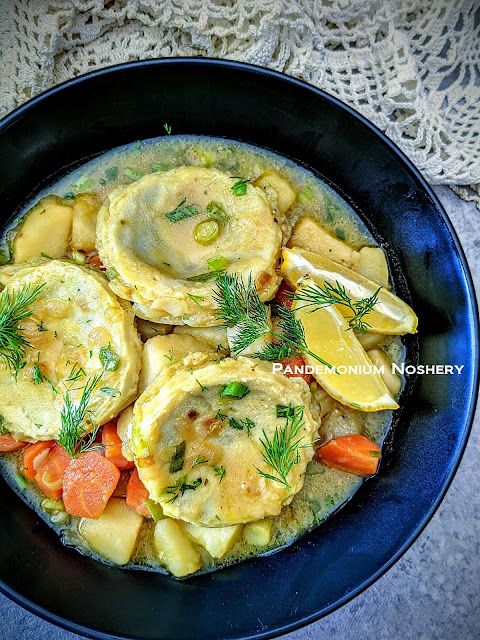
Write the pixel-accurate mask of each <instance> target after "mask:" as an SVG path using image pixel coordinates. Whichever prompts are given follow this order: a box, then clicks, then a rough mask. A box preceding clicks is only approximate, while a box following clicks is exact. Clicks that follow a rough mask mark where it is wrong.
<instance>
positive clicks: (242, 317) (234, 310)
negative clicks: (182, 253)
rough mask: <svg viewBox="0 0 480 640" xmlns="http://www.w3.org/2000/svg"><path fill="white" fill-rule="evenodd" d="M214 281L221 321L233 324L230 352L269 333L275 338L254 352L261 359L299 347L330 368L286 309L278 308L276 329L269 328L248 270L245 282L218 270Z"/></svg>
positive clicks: (279, 356)
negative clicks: (309, 346)
mask: <svg viewBox="0 0 480 640" xmlns="http://www.w3.org/2000/svg"><path fill="white" fill-rule="evenodd" d="M216 284H217V289H218V291H213V298H214V300H215V302H216V303H217V304H218V307H219V308H218V314H219V316H220V318H221V319H222V320H223V325H224V326H225V327H230V328H231V327H236V335H235V337H234V339H233V341H232V349H231V351H232V353H233V354H234V355H238V354H240V353H241V352H242V351H243V350H244V349H246V347H248V346H249V345H251V344H252V343H253V342H255V341H256V340H258V339H259V338H261V337H262V336H265V335H267V334H270V335H272V336H273V337H275V338H277V339H278V341H279V342H278V343H277V344H270V345H265V346H264V347H262V349H261V350H260V351H259V352H258V353H257V354H255V356H257V357H259V358H261V359H263V360H279V359H282V358H288V357H290V356H291V355H293V354H294V353H295V352H297V351H300V352H301V353H306V354H308V355H309V356H310V357H312V358H313V359H314V360H317V361H318V362H320V363H321V364H323V365H324V366H326V367H329V368H330V369H332V368H333V367H332V365H331V364H330V363H329V362H327V361H326V360H324V359H323V358H321V357H320V356H318V355H317V354H315V353H313V352H312V351H310V350H309V349H308V348H307V345H306V342H305V334H304V331H303V326H302V324H301V322H300V321H299V320H298V319H297V318H296V317H295V315H294V313H293V312H292V311H291V310H290V309H287V308H286V307H280V308H279V315H280V322H279V329H280V331H279V332H276V331H274V330H272V329H271V327H270V323H269V321H268V314H267V308H266V306H265V305H264V304H263V302H262V301H261V300H260V297H259V295H258V291H257V289H256V287H255V284H254V282H253V280H252V275H251V274H250V275H249V276H248V280H247V283H246V284H245V282H244V281H243V280H242V278H241V277H240V276H238V275H237V274H235V273H222V274H220V275H219V276H218V277H217V280H216Z"/></svg>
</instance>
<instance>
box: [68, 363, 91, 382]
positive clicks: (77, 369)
mask: <svg viewBox="0 0 480 640" xmlns="http://www.w3.org/2000/svg"><path fill="white" fill-rule="evenodd" d="M85 376H86V373H85V369H83V367H81V366H80V365H79V364H78V362H76V363H75V364H74V365H73V366H72V368H71V370H70V373H69V374H68V378H67V382H78V381H79V380H80V378H83V377H85Z"/></svg>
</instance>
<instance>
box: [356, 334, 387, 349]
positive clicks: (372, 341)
mask: <svg viewBox="0 0 480 640" xmlns="http://www.w3.org/2000/svg"><path fill="white" fill-rule="evenodd" d="M357 338H358V341H359V342H360V344H361V345H362V347H363V348H364V349H365V351H368V350H369V349H373V348H374V347H376V346H378V345H379V344H380V343H381V342H383V340H385V336H384V335H382V334H381V333H358V334H357Z"/></svg>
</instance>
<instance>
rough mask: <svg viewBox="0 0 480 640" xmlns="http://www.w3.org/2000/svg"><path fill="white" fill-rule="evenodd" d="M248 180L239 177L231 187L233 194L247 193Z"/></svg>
mask: <svg viewBox="0 0 480 640" xmlns="http://www.w3.org/2000/svg"><path fill="white" fill-rule="evenodd" d="M237 177H238V176H232V178H237ZM249 182H250V180H247V179H245V178H240V180H238V181H237V182H235V184H234V185H233V186H232V187H231V191H232V193H233V195H234V196H244V195H245V194H246V193H247V185H248V183H249Z"/></svg>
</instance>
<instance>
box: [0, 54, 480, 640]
mask: <svg viewBox="0 0 480 640" xmlns="http://www.w3.org/2000/svg"><path fill="white" fill-rule="evenodd" d="M164 122H169V123H171V125H172V126H173V129H174V132H175V133H197V134H206V135H215V136H225V137H228V138H235V139H238V140H243V141H245V142H250V143H252V144H255V145H259V146H264V147H267V148H270V149H273V150H274V151H277V152H279V153H281V154H284V155H286V156H289V157H291V158H292V159H293V160H295V161H297V162H300V163H303V164H305V165H307V166H309V167H311V168H313V169H314V170H316V171H317V172H318V173H319V174H320V175H321V176H323V177H324V178H325V179H326V180H327V181H328V182H330V183H331V184H332V185H333V186H334V187H335V188H336V189H337V190H338V191H339V192H340V193H341V194H343V195H344V196H345V197H346V198H347V199H348V200H349V202H350V203H351V204H352V205H353V206H354V207H355V208H356V209H357V210H358V211H359V212H360V213H361V215H362V217H364V219H365V220H366V222H367V224H368V225H369V226H370V228H371V229H373V230H374V233H375V235H376V236H377V237H378V238H379V240H380V241H381V242H382V243H383V245H384V247H385V248H386V249H387V250H388V254H389V257H390V260H391V263H392V267H393V271H394V277H395V281H396V286H397V288H398V289H399V290H400V293H401V295H403V296H406V297H407V298H410V299H411V303H412V305H413V307H414V308H415V310H416V311H417V313H418V316H419V319H420V323H419V327H420V328H419V333H418V343H417V344H416V340H415V339H413V340H410V341H409V342H408V344H407V346H408V349H409V350H410V358H411V359H412V360H415V359H418V361H419V363H424V364H432V363H451V364H463V365H464V369H463V372H462V374H461V375H460V376H433V375H428V376H418V377H417V378H416V379H410V380H409V384H408V389H407V393H406V395H405V397H404V399H403V409H402V411H401V412H400V414H399V417H398V419H397V422H396V425H395V429H394V433H393V436H392V438H391V439H390V443H389V447H388V452H387V455H386V456H385V459H384V461H383V463H382V467H381V470H380V473H379V475H378V476H377V477H376V478H375V479H373V480H372V481H369V482H366V483H365V484H364V485H363V487H362V488H361V489H360V491H359V492H358V493H357V494H356V495H355V496H354V498H353V500H352V501H351V502H350V503H349V504H348V505H347V506H346V507H345V508H343V509H342V510H340V511H339V512H338V513H336V514H335V515H334V516H333V517H332V518H330V519H329V520H328V521H327V522H326V523H324V524H323V525H321V526H319V527H318V528H317V529H316V530H315V531H313V532H312V533H310V534H309V535H307V536H305V537H304V538H302V539H301V540H299V541H298V542H296V543H295V544H293V545H292V546H290V547H289V548H286V549H284V550H282V551H280V552H278V553H276V554H273V555H270V556H268V557H259V558H253V559H251V560H249V561H247V562H244V563H242V564H238V565H236V566H232V567H230V568H227V569H225V570H223V571H219V572H216V573H210V574H207V575H202V576H198V577H193V578H191V579H188V580H184V581H176V580H173V579H171V578H169V577H166V576H164V575H160V574H155V573H148V572H140V571H128V570H121V569H112V568H108V567H107V566H105V565H103V564H101V563H98V562H95V561H93V560H90V559H87V558H85V557H82V556H81V555H79V554H78V553H77V552H75V551H73V550H71V549H68V548H66V547H63V546H62V545H61V544H60V542H59V541H58V539H57V536H56V534H54V533H53V532H52V531H51V530H50V529H49V528H48V527H47V526H46V525H45V524H43V523H42V522H40V521H39V520H38V518H37V517H36V516H35V514H34V513H33V512H32V511H31V510H30V509H29V508H28V507H27V506H26V505H25V504H24V503H23V502H22V501H21V500H20V499H19V498H18V497H17V496H16V495H15V494H14V493H13V492H12V491H11V490H10V489H9V488H7V487H6V486H2V490H1V492H0V510H1V512H2V513H3V514H4V515H3V523H2V527H1V528H0V549H2V553H1V554H0V579H1V581H2V582H1V589H2V590H3V592H4V593H6V594H7V595H9V596H10V597H11V598H12V599H13V600H15V601H16V602H18V603H20V604H21V605H23V606H24V607H26V608H27V609H29V610H30V611H33V612H34V613H36V614H38V615H40V616H43V617H45V618H47V619H48V620H50V621H52V622H55V623H57V624H59V625H61V626H64V627H66V628H68V629H70V630H72V631H75V632H77V633H81V634H84V635H87V636H90V637H93V638H110V637H112V636H113V637H121V638H124V637H128V638H142V639H154V638H155V639H160V638H162V639H164V638H165V639H167V638H168V639H169V640H176V639H178V640H180V639H181V640H198V639H199V638H201V639H202V640H210V639H212V640H213V639H215V640H217V639H220V638H222V639H230V638H251V637H255V638H267V637H271V636H273V635H276V634H280V633H285V632H287V631H292V630H293V629H295V628H297V627H299V626H301V625H304V624H307V623H309V622H313V621H314V620H316V619H318V618H319V617H321V616H324V615H326V614H327V613H329V612H331V611H333V610H334V609H335V608H336V607H339V606H340V605H342V604H344V603H345V602H347V601H348V600H350V599H351V598H353V597H354V596H355V595H357V594H358V593H359V592H360V591H362V590H363V589H365V588H366V587H368V586H369V585H370V584H372V582H373V581H374V580H376V579H377V578H378V577H379V576H380V575H382V573H384V572H385V571H386V570H387V569H388V568H389V567H390V566H391V565H392V564H393V563H394V562H395V561H396V560H397V559H398V558H399V557H400V556H401V555H402V553H404V551H405V550H406V549H407V548H408V547H409V546H410V545H411V544H412V542H413V541H414V540H415V538H416V537H417V536H418V535H419V533H420V532H421V531H422V529H423V527H424V526H425V525H426V523H427V522H428V520H429V519H430V518H431V517H432V514H433V513H434V511H435V509H436V508H437V507H438V505H439V503H440V501H441V499H442V497H443V495H444V494H445V491H446V490H447V488H448V486H449V484H450V482H451V480H452V477H453V475H454V473H455V470H456V468H457V466H458V463H459V461H460V458H461V455H462V452H463V449H464V447H465V444H466V441H467V437H468V432H469V429H470V425H471V421H472V414H473V409H474V405H475V399H476V394H477V373H478V326H477V310H476V304H475V297H474V292H473V287H472V282H471V278H470V275H469V272H468V267H467V265H466V262H465V258H464V255H463V253H462V250H461V248H460V245H459V243H458V240H457V238H456V236H455V233H454V231H453V229H452V227H451V224H450V222H449V220H448V218H447V216H446V214H445V212H444V211H443V209H442V207H441V205H440V203H439V202H438V200H437V198H436V197H435V195H434V193H433V192H432V190H431V189H430V188H429V186H428V185H427V183H426V182H425V180H424V179H423V178H422V176H421V175H420V174H419V173H418V171H417V170H416V169H415V167H414V166H412V164H411V163H410V162H409V160H408V159H407V158H406V157H405V156H404V155H403V154H402V153H401V152H400V151H399V150H398V149H397V148H396V147H395V145H394V144H392V142H390V141H389V140H388V139H387V138H386V137H385V136H384V135H383V134H382V133H380V132H379V131H378V130H377V129H376V128H375V127H374V126H373V125H372V124H370V123H369V122H368V121H366V120H365V119H364V118H362V117H361V116H360V115H359V114H358V113H356V112H355V111H353V110H352V109H350V108H349V107H347V106H345V105H344V104H342V103H341V102H339V101H338V100H336V99H335V98H332V97H331V96H329V95H327V94H325V93H323V92H322V91H319V90H318V89H315V88H313V87H311V86H309V85H307V84H304V83H302V82H299V81H297V80H293V79H292V78H288V77H286V76H283V75H281V74H278V73H274V72H272V71H267V70H265V69H261V68H257V67H252V66H248V65H243V64H238V63H233V62H225V61H219V60H205V59H165V60H152V61H148V62H138V63H132V64H126V65H120V66H117V67H112V68H109V69H105V70H102V71H98V72H94V73H91V74H88V75H86V76H83V77H80V78H77V79H75V80H72V81H70V82H67V83H65V84H63V85H61V86H59V87H56V88H54V89H52V90H50V91H47V92H46V93H44V94H43V95H41V96H39V97H37V98H35V99H33V100H31V101H30V102H29V103H27V104H26V105H24V106H22V107H20V108H19V109H17V110H16V111H15V112H13V113H12V114H11V115H9V116H7V117H6V118H5V119H4V120H3V121H2V122H1V123H0V156H1V157H2V159H3V166H2V170H1V173H0V201H1V202H2V215H3V216H4V220H5V221H6V220H7V218H9V217H10V216H11V215H13V214H14V213H15V211H16V210H17V209H18V207H19V206H21V204H22V203H23V202H24V201H25V200H26V199H27V198H28V197H29V195H30V194H32V193H33V192H35V191H36V190H37V189H38V188H39V187H40V186H42V185H44V184H45V183H47V182H48V181H51V180H53V179H55V178H57V177H58V176H59V175H61V174H62V173H63V172H65V170H66V169H67V168H68V169H70V168H72V167H73V166H75V165H77V164H78V163H81V162H83V161H85V160H86V159H87V158H89V157H91V156H92V155H94V154H98V153H100V152H103V151H105V150H107V149H110V148H111V147H114V146H117V145H121V144H124V143H127V142H131V141H133V140H136V139H142V138H150V137H153V136H157V135H160V134H161V132H162V125H163V123H164Z"/></svg>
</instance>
